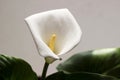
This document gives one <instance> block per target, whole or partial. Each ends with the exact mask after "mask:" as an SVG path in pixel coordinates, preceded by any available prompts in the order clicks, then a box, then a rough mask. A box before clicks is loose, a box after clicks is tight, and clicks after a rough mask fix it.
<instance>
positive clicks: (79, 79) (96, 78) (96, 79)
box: [46, 72, 118, 80]
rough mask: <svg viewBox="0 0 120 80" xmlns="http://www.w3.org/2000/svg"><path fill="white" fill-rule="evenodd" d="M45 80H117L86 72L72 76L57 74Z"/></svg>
mask: <svg viewBox="0 0 120 80" xmlns="http://www.w3.org/2000/svg"><path fill="white" fill-rule="evenodd" d="M46 80H118V79H117V78H114V77H111V76H106V75H100V74H94V73H86V72H81V73H72V74H65V73H63V72H57V73H55V74H52V75H50V76H48V77H47V79H46Z"/></svg>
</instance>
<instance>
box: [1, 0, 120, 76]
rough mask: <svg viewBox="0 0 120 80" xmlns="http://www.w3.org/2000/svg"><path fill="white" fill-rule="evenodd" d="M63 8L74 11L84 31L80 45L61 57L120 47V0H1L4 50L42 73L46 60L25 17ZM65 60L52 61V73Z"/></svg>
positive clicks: (3, 52)
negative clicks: (36, 44) (38, 48)
mask: <svg viewBox="0 0 120 80" xmlns="http://www.w3.org/2000/svg"><path fill="white" fill-rule="evenodd" d="M60 8H68V9H69V10H70V11H71V13H72V14H73V15H74V17H75V18H76V20H77V22H78V23H79V25H80V26H81V29H82V32H83V35H82V39H81V42H80V44H79V45H78V46H77V47H76V48H74V49H73V50H72V51H71V52H69V53H68V54H66V55H63V56H61V57H62V58H63V60H62V61H64V60H66V59H67V58H68V57H70V56H71V55H72V54H74V53H77V52H81V51H85V50H91V49H99V48H108V47H120V0H0V53H1V54H5V55H9V56H15V57H19V58H22V59H24V60H26V61H27V62H29V63H30V65H31V66H32V68H33V69H34V71H35V72H37V74H38V75H40V74H41V72H42V67H43V63H44V59H43V58H42V57H41V56H39V54H38V52H37V49H36V47H35V44H34V41H33V39H32V36H31V34H30V31H29V29H28V27H27V25H26V24H25V22H24V18H26V17H27V16H30V15H32V14H35V13H39V12H43V11H47V10H52V9H60ZM62 61H56V62H55V63H53V64H51V65H50V67H49V70H48V74H51V73H54V72H55V71H56V69H55V67H56V66H57V65H58V64H59V63H60V62H62Z"/></svg>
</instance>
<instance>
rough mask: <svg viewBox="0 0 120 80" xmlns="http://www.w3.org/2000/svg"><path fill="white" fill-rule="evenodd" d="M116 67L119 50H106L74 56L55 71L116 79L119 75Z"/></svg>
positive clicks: (119, 56) (118, 59)
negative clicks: (93, 74) (84, 73)
mask: <svg viewBox="0 0 120 80" xmlns="http://www.w3.org/2000/svg"><path fill="white" fill-rule="evenodd" d="M118 65H120V48H107V49H100V50H91V51H86V52H82V53H78V54H75V55H73V56H72V57H70V58H69V59H68V60H66V61H65V62H63V63H61V64H60V65H59V66H58V67H57V69H58V70H59V71H64V72H67V73H75V72H90V73H99V74H107V75H111V76H115V77H118V74H120V72H116V71H117V70H118V69H119V71H120V68H119V67H117V66H118ZM116 67H117V68H116ZM113 72H114V74H113ZM119 77H120V76H119ZM119 77H118V78H119Z"/></svg>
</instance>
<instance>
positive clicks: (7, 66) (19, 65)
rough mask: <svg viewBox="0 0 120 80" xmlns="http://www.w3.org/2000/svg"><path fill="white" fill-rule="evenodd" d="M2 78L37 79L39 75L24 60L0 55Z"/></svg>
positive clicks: (3, 79)
mask: <svg viewBox="0 0 120 80" xmlns="http://www.w3.org/2000/svg"><path fill="white" fill-rule="evenodd" d="M0 80H37V75H36V74H35V73H34V71H33V70H32V68H31V66H30V65H29V64H28V63H27V62H25V61H24V60H22V59H18V58H14V57H8V56H4V55H0Z"/></svg>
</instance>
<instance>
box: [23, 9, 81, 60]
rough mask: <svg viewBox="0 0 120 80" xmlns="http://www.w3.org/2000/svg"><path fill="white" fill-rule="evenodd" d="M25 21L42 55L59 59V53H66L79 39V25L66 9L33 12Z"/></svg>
mask: <svg viewBox="0 0 120 80" xmlns="http://www.w3.org/2000/svg"><path fill="white" fill-rule="evenodd" d="M25 21H26V22H27V24H28V26H29V28H30V31H31V33H32V35H33V38H34V41H35V43H36V46H37V49H38V51H39V53H40V55H41V56H43V57H50V58H53V59H60V57H59V55H62V54H65V53H67V52H68V51H70V50H71V49H72V48H73V47H75V46H76V45H77V44H78V43H79V41H80V38H81V34H82V32H81V30H80V26H79V25H78V23H77V22H76V20H75V19H74V17H73V16H72V14H71V13H70V12H69V10H68V9H57V10H51V11H46V12H42V13H38V14H34V15H32V16H29V17H27V18H26V19H25ZM50 45H51V46H50ZM51 48H52V49H51Z"/></svg>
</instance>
